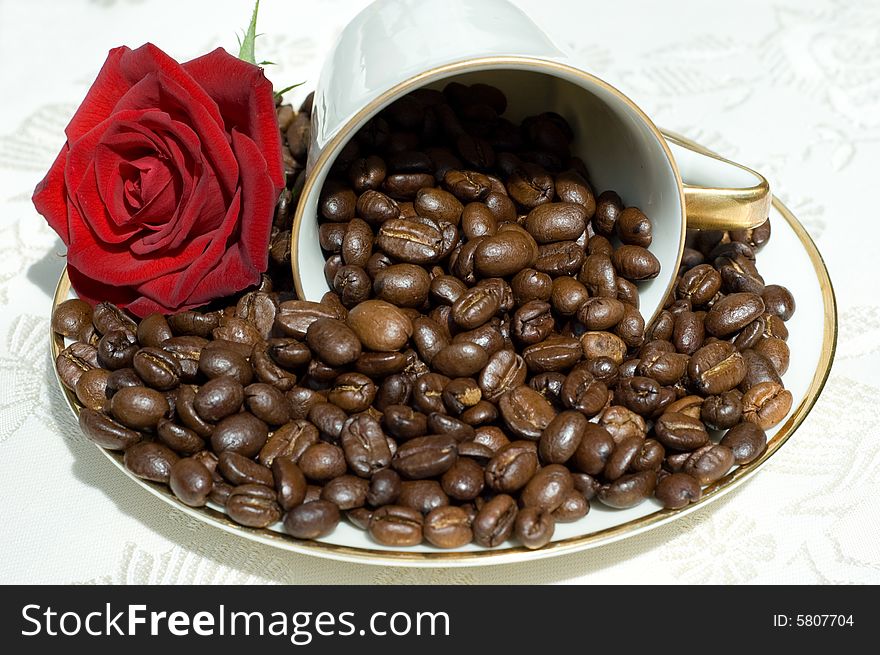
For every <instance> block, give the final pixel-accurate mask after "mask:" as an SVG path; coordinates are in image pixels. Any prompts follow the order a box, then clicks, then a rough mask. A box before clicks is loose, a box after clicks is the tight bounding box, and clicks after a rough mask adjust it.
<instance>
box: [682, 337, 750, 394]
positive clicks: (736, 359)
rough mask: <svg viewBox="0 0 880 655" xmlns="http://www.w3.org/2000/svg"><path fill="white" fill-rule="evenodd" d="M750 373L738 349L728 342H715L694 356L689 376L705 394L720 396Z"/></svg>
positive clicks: (689, 367)
mask: <svg viewBox="0 0 880 655" xmlns="http://www.w3.org/2000/svg"><path fill="white" fill-rule="evenodd" d="M747 372H748V366H747V365H746V362H745V360H744V359H743V357H742V355H741V354H740V353H739V352H738V351H737V350H736V348H735V347H734V346H733V345H732V344H730V343H728V342H726V341H715V342H713V343H710V344H709V345H707V346H703V347H702V348H700V349H699V350H698V351H697V352H695V353H694V354H693V356H692V357H691V360H690V362H689V363H688V376H689V377H690V379H691V380H692V381H693V384H694V386H695V387H696V389H697V390H698V391H699V392H700V393H703V394H707V395H708V394H711V395H715V394H719V393H723V392H724V391H729V390H731V389H733V388H734V387H736V386H737V385H738V384H739V383H740V382H742V381H743V378H744V377H745V376H746V373H747Z"/></svg>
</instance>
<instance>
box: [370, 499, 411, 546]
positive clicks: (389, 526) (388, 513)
mask: <svg viewBox="0 0 880 655" xmlns="http://www.w3.org/2000/svg"><path fill="white" fill-rule="evenodd" d="M422 523H423V519H422V514H421V513H420V512H418V511H416V510H414V509H412V508H409V507H403V506H400V505H385V506H384V507H380V508H379V509H377V510H376V511H374V512H373V516H372V517H371V518H370V525H369V528H368V531H369V533H370V536H371V537H372V538H373V539H375V540H376V541H377V542H379V543H380V544H382V545H384V546H398V547H399V546H417V545H418V544H420V543H422Z"/></svg>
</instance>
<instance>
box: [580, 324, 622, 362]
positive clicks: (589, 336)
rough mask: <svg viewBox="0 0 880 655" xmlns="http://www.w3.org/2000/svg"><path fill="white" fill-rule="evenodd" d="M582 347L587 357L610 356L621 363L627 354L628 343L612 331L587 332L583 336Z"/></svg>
mask: <svg viewBox="0 0 880 655" xmlns="http://www.w3.org/2000/svg"><path fill="white" fill-rule="evenodd" d="M581 348H583V351H584V357H585V358H586V359H596V358H598V357H608V358H609V359H611V360H612V361H613V362H614V363H615V364H617V365H620V364H622V363H623V359H624V357H625V356H626V344H625V343H624V341H623V339H621V338H620V337H618V336H617V335H616V334H611V333H610V332H596V331H590V332H585V333H584V335H583V336H582V337H581Z"/></svg>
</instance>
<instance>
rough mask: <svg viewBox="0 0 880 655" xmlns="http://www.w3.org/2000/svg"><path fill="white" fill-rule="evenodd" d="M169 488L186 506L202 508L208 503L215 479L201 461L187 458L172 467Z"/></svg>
mask: <svg viewBox="0 0 880 655" xmlns="http://www.w3.org/2000/svg"><path fill="white" fill-rule="evenodd" d="M168 486H170V487H171V491H172V492H174V495H175V496H177V497H178V498H179V499H180V501H181V502H182V503H184V504H185V505H189V506H190V507H201V506H203V505H204V504H205V503H207V502H208V496H209V495H210V494H211V491H212V490H213V488H214V479H213V478H212V477H211V472H210V471H208V469H207V468H205V465H204V464H202V463H201V462H200V461H199V460H197V459H194V458H192V457H186V458H184V459H180V460H178V461H177V462H175V463H174V465H173V466H172V467H171V472H170V474H169V480H168Z"/></svg>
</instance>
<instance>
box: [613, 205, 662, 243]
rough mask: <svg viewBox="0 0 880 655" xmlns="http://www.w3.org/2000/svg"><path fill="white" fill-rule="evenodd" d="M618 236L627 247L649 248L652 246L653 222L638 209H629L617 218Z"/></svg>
mask: <svg viewBox="0 0 880 655" xmlns="http://www.w3.org/2000/svg"><path fill="white" fill-rule="evenodd" d="M615 227H616V230H617V236H618V237H620V240H621V241H622V242H623V243H624V244H627V245H632V246H639V247H642V248H647V247H648V246H650V245H651V241H652V236H653V229H652V226H651V221H650V220H649V219H648V217H647V216H645V215H644V214H643V213H642V210H640V209H639V208H638V207H627V208H626V209H624V210H623V211H622V212H620V215H619V216H618V217H617V224H616V226H615Z"/></svg>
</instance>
